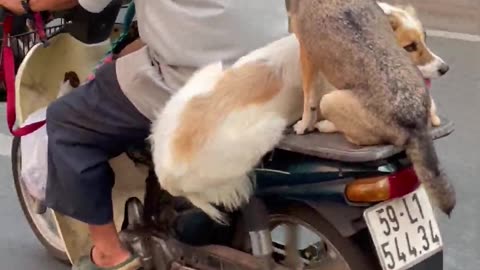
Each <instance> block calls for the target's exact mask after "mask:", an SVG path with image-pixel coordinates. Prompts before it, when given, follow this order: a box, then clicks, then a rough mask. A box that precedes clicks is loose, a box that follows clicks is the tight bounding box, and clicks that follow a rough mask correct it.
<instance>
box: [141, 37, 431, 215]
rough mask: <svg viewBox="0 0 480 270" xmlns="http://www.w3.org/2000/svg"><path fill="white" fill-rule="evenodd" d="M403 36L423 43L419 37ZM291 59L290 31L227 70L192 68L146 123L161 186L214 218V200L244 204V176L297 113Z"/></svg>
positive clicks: (295, 54)
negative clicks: (178, 86) (185, 81)
mask: <svg viewBox="0 0 480 270" xmlns="http://www.w3.org/2000/svg"><path fill="white" fill-rule="evenodd" d="M420 33H422V32H420ZM411 42H418V44H419V47H420V44H424V43H420V42H423V39H422V38H421V35H419V36H418V40H417V39H414V40H412V41H411ZM422 48H423V47H422ZM425 48H426V47H425ZM432 57H433V54H432ZM299 59H300V55H299V44H298V41H297V39H296V38H295V36H294V35H290V36H287V37H284V38H282V39H280V40H277V41H275V42H272V43H271V44H269V45H267V46H265V47H263V48H260V49H258V50H255V51H253V52H251V53H250V54H248V55H246V56H244V57H242V58H241V59H239V60H238V61H237V62H236V63H235V64H234V65H233V66H232V67H231V68H229V69H226V70H223V67H222V64H221V63H213V64H210V65H208V66H206V67H204V68H202V69H200V70H199V71H197V72H196V73H195V74H194V75H193V76H192V77H191V78H190V80H189V81H188V82H187V83H186V84H185V86H184V87H182V88H181V89H180V90H179V91H178V92H177V93H176V94H175V95H174V96H173V97H172V98H171V99H170V100H169V102H168V103H167V105H166V106H165V108H164V109H163V111H162V112H160V113H159V115H158V118H157V120H156V121H155V122H154V124H153V127H152V134H151V137H150V141H151V143H152V147H153V148H152V151H153V161H154V164H155V172H156V174H157V176H158V178H159V181H160V184H161V186H162V187H163V188H164V189H165V190H167V191H168V192H170V193H171V194H172V195H174V196H184V197H186V198H187V199H189V200H190V201H191V202H192V203H193V204H194V205H195V206H197V207H198V208H200V209H202V210H203V211H204V212H206V213H207V214H208V215H209V216H211V217H212V218H214V219H215V220H217V221H219V222H225V218H224V216H223V215H222V214H221V212H219V211H218V210H217V209H216V208H215V207H214V205H224V206H225V207H226V208H227V209H236V208H238V207H239V206H241V205H242V204H243V203H245V202H247V201H248V199H249V197H250V195H251V193H252V190H253V184H252V182H251V181H250V179H249V178H248V176H247V174H248V173H249V172H250V171H251V170H252V168H253V167H254V166H255V165H256V164H257V163H258V162H259V160H260V159H261V158H262V157H263V156H264V155H265V154H266V153H267V152H268V151H270V150H272V149H273V148H274V147H275V145H276V144H277V143H278V142H279V141H280V140H281V138H282V135H283V131H284V130H285V128H286V127H287V126H288V125H291V124H293V123H295V122H296V121H297V120H298V119H300V117H301V115H302V110H303V98H302V86H301V74H300V72H301V69H300V61H299ZM432 59H433V58H432ZM320 83H324V82H320ZM323 87H325V85H318V88H323Z"/></svg>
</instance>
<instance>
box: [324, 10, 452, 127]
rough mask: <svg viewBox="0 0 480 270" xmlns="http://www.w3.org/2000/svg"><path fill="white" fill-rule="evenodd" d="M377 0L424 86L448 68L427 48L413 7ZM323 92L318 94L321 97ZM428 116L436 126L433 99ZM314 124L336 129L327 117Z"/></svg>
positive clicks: (438, 122)
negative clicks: (417, 70) (419, 73)
mask: <svg viewBox="0 0 480 270" xmlns="http://www.w3.org/2000/svg"><path fill="white" fill-rule="evenodd" d="M378 4H379V6H380V7H381V8H382V10H383V12H384V13H385V14H386V15H387V16H388V19H389V22H390V24H391V26H392V29H393V31H394V33H395V38H396V40H397V43H398V45H399V46H401V47H402V48H404V49H405V51H407V52H408V55H409V56H410V59H411V60H412V62H413V63H414V64H415V65H416V66H417V67H418V69H419V70H420V72H421V73H422V76H423V79H424V80H425V84H426V86H427V88H430V85H431V80H432V79H434V78H438V77H441V76H443V75H445V74H446V73H447V72H448V70H449V66H448V65H447V64H446V63H445V61H443V59H441V58H440V57H439V56H437V55H436V54H435V53H433V52H432V51H431V50H430V48H428V46H427V44H426V38H427V36H426V32H425V30H424V28H423V26H422V23H421V22H420V20H419V18H418V17H417V12H416V11H415V8H414V7H412V6H410V5H408V6H405V7H402V6H393V5H390V4H387V3H383V2H379V3H378ZM325 87H326V89H325V90H323V91H322V92H321V93H322V94H323V95H325V94H327V93H328V92H331V91H333V90H336V89H335V88H334V87H333V86H331V85H328V84H327V85H326V86H325ZM323 95H321V96H322V97H323ZM430 116H431V122H432V125H433V126H435V127H436V126H440V124H441V120H440V117H438V115H437V109H436V106H435V103H434V101H433V99H432V106H431V109H430ZM323 119H324V118H323V116H322V115H321V112H320V110H319V113H318V120H323ZM315 127H316V128H317V129H318V130H319V131H320V132H324V133H331V132H336V131H337V129H336V127H335V125H334V124H333V123H332V122H330V121H328V120H324V121H319V122H318V123H317V124H315Z"/></svg>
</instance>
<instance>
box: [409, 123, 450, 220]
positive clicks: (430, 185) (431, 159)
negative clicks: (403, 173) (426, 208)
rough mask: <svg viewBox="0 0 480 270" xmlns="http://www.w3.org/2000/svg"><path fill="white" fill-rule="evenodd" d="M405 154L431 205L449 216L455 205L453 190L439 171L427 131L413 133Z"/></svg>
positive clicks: (435, 154)
mask: <svg viewBox="0 0 480 270" xmlns="http://www.w3.org/2000/svg"><path fill="white" fill-rule="evenodd" d="M406 153H407V156H408V158H409V159H410V161H411V162H412V164H413V168H414V170H415V173H416V174H417V176H418V178H419V179H420V182H421V183H422V184H423V186H424V187H425V190H426V191H427V193H428V194H429V197H430V198H431V199H432V200H433V204H434V205H436V206H438V207H439V208H440V210H442V211H443V212H444V213H445V214H447V215H448V216H450V214H451V212H452V210H453V208H454V207H455V204H456V195H455V189H454V187H453V185H452V184H451V182H450V180H449V179H448V176H447V175H446V174H445V173H444V172H443V171H442V170H441V169H440V166H439V161H438V157H437V153H436V152H435V148H434V145H433V140H432V138H431V137H430V134H429V132H428V130H427V129H424V130H422V131H415V132H414V133H413V134H412V136H410V139H409V141H408V143H407V147H406Z"/></svg>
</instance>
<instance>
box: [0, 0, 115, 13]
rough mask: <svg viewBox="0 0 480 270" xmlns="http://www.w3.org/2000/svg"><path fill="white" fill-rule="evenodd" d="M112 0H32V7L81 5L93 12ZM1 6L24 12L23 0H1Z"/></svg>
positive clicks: (61, 7)
mask: <svg viewBox="0 0 480 270" xmlns="http://www.w3.org/2000/svg"><path fill="white" fill-rule="evenodd" d="M111 1H112V0H30V1H29V4H30V8H31V9H32V11H34V12H39V11H57V10H65V9H69V8H73V7H74V6H76V5H78V4H79V3H80V5H81V6H82V7H83V8H84V9H86V10H88V11H90V12H93V13H97V12H100V11H102V10H103V9H104V8H105V7H106V6H108V4H109V3H110V2H111ZM0 6H2V7H4V8H6V9H8V10H10V11H12V12H13V13H15V14H24V13H25V10H24V9H23V7H22V3H21V0H0Z"/></svg>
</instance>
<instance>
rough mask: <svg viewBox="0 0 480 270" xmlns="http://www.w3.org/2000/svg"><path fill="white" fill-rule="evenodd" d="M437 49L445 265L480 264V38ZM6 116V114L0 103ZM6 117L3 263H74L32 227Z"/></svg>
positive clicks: (56, 266)
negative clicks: (446, 186) (14, 172)
mask: <svg viewBox="0 0 480 270" xmlns="http://www.w3.org/2000/svg"><path fill="white" fill-rule="evenodd" d="M429 42H430V44H431V47H432V48H433V49H434V51H435V53H437V54H438V55H440V56H441V57H443V58H444V60H446V61H447V62H448V63H449V64H450V66H451V71H450V72H449V73H448V74H447V75H446V76H445V77H444V78H441V79H438V80H437V81H434V82H433V95H434V98H435V100H436V103H437V105H438V107H439V110H440V112H441V113H442V114H446V115H448V117H449V118H450V119H452V120H453V121H454V122H455V123H456V131H455V132H454V133H453V134H452V135H451V136H450V137H448V138H445V139H442V140H440V141H438V142H437V150H438V152H439V154H440V156H441V160H442V162H443V165H444V167H445V169H446V171H447V172H448V174H449V175H450V177H451V178H452V179H453V180H454V182H455V186H456V189H457V198H458V204H457V208H456V210H455V211H454V213H453V216H452V219H451V220H448V219H446V218H444V217H443V216H441V217H440V221H439V222H440V226H441V230H442V234H443V237H444V242H445V245H446V254H445V269H447V270H469V269H478V265H480V255H479V250H480V234H479V233H478V232H479V228H480V214H479V213H480V212H479V205H480V196H478V192H479V190H480V181H479V179H480V166H479V165H480V155H479V153H480V143H479V138H480V124H479V120H478V117H479V115H480V72H479V71H480V42H467V41H461V40H455V39H445V38H438V37H432V38H430V39H429ZM0 119H5V115H4V105H3V104H0ZM7 133H8V132H7V129H6V126H5V123H4V122H3V120H1V121H0V217H1V220H2V222H1V225H0V229H1V232H2V233H0V262H1V266H0V269H2V270H3V269H12V270H14V269H15V270H27V269H38V270H41V269H49V270H66V269H69V268H68V267H67V266H64V265H62V264H60V263H58V262H56V261H55V260H54V259H52V258H50V257H49V256H48V254H46V253H45V252H44V250H43V249H42V247H41V246H40V244H39V243H38V242H37V241H36V239H35V238H34V235H33V233H32V232H31V231H30V230H29V228H28V227H27V222H26V221H25V219H24V217H23V216H22V213H21V211H20V207H19V205H18V202H17V200H16V197H15V192H14V189H13V184H12V176H11V170H10V157H9V151H10V150H9V149H10V141H11V139H10V137H9V136H8V135H7Z"/></svg>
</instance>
